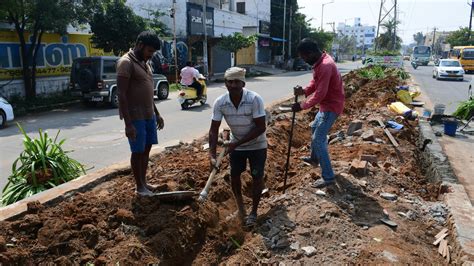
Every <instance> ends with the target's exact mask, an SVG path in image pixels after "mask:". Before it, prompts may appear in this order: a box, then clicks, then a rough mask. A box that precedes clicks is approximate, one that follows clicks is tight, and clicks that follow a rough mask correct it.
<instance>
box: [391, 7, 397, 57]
mask: <svg viewBox="0 0 474 266" xmlns="http://www.w3.org/2000/svg"><path fill="white" fill-rule="evenodd" d="M394 4H395V7H394V9H395V12H394V13H395V15H394V28H393V41H392V42H393V43H392V50H394V51H395V49H396V48H397V15H398V14H397V0H395V3H394Z"/></svg>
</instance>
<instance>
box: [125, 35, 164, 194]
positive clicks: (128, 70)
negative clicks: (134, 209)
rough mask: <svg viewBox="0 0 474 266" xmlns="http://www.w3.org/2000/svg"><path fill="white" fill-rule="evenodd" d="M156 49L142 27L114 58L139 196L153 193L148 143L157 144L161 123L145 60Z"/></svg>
mask: <svg viewBox="0 0 474 266" xmlns="http://www.w3.org/2000/svg"><path fill="white" fill-rule="evenodd" d="M158 49H160V40H159V38H158V36H157V35H156V33H155V32H153V31H144V32H142V33H140V34H139V35H138V37H137V41H136V43H135V47H134V48H133V49H130V51H129V52H128V53H126V54H125V55H124V56H122V57H121V58H120V59H119V60H118V62H117V86H118V90H119V112H120V119H123V120H124V122H125V135H126V136H127V138H128V142H129V144H130V150H131V153H132V155H131V158H130V164H131V167H132V172H133V177H134V178H135V182H136V192H137V194H138V195H140V196H151V195H153V192H152V190H153V189H154V187H153V186H151V185H149V184H147V182H146V171H147V168H148V158H149V155H150V150H151V146H152V145H153V144H158V136H157V132H156V131H157V129H159V130H161V129H163V127H164V121H163V117H161V115H160V113H159V112H158V109H157V108H156V106H155V102H154V99H153V95H154V94H153V76H152V69H151V67H150V66H149V65H148V64H147V63H146V62H147V61H148V60H149V59H150V58H151V57H152V56H153V53H154V52H155V51H156V50H158Z"/></svg>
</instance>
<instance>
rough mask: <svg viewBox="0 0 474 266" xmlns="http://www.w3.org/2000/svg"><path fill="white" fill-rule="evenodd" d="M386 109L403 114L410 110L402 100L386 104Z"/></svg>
mask: <svg viewBox="0 0 474 266" xmlns="http://www.w3.org/2000/svg"><path fill="white" fill-rule="evenodd" d="M388 109H389V110H390V111H392V112H394V113H396V114H399V115H403V116H405V114H406V113H408V112H411V109H410V108H408V107H407V106H406V105H404V104H403V103H402V102H394V103H391V104H389V105H388Z"/></svg>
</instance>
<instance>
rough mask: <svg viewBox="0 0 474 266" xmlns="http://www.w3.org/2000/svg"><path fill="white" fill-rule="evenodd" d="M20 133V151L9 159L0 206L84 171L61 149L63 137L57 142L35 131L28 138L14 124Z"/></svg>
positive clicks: (41, 132)
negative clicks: (34, 137) (10, 170)
mask: <svg viewBox="0 0 474 266" xmlns="http://www.w3.org/2000/svg"><path fill="white" fill-rule="evenodd" d="M17 125H18V128H19V129H20V132H21V133H22V134H23V137H24V139H23V146H24V150H23V152H22V153H21V154H20V156H19V157H18V158H17V159H16V160H15V161H14V162H13V165H12V174H11V175H10V176H9V177H8V182H7V184H6V186H5V187H4V188H3V195H2V200H1V201H2V205H9V204H12V203H14V202H17V201H19V200H21V199H24V198H27V197H30V196H32V195H34V194H36V193H39V192H41V191H44V190H47V189H50V188H52V187H55V186H58V185H60V184H63V183H66V182H68V181H70V180H73V179H75V178H77V177H79V176H80V175H81V174H85V170H84V167H83V165H82V164H80V163H79V162H77V161H76V160H74V159H71V158H70V157H69V156H68V153H69V151H65V150H63V148H62V146H63V144H64V142H65V141H66V140H65V139H62V140H60V141H58V136H59V132H60V131H59V130H58V133H57V134H56V136H55V138H54V139H52V138H51V137H49V136H48V133H47V132H43V131H42V130H41V129H40V130H39V138H37V139H32V138H30V137H29V136H28V135H27V134H26V132H25V131H24V130H23V128H22V127H21V126H20V124H18V123H17Z"/></svg>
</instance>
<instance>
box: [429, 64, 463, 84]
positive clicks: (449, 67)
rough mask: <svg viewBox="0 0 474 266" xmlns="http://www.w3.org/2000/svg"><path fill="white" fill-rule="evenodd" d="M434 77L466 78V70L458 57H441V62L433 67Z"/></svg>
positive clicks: (461, 79)
mask: <svg viewBox="0 0 474 266" xmlns="http://www.w3.org/2000/svg"><path fill="white" fill-rule="evenodd" d="M433 78H435V79H438V80H439V79H455V80H460V81H463V80H464V70H463V69H462V66H461V63H459V60H456V59H441V60H439V64H437V65H435V67H434V68H433Z"/></svg>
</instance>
